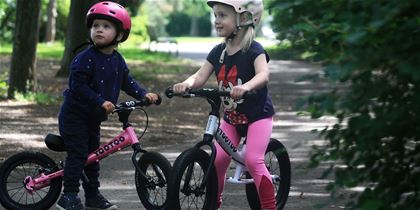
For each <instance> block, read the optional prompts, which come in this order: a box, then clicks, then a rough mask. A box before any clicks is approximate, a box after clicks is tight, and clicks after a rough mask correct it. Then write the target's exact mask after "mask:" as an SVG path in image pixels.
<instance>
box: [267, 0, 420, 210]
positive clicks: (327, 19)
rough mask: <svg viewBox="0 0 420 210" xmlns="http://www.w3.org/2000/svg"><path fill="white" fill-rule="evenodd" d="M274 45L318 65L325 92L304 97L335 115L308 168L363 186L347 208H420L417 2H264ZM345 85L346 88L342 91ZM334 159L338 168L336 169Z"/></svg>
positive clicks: (316, 111)
mask: <svg viewBox="0 0 420 210" xmlns="http://www.w3.org/2000/svg"><path fill="white" fill-rule="evenodd" d="M269 5H270V6H269V8H270V9H271V10H272V13H273V15H274V20H273V26H274V28H275V30H276V31H277V32H278V34H279V36H278V39H279V40H285V39H287V40H289V41H290V42H291V44H292V47H293V48H294V49H295V50H297V51H299V52H301V53H302V52H309V55H311V56H310V59H311V60H314V61H318V62H321V63H322V64H323V65H324V75H322V76H325V77H326V78H327V79H329V80H330V84H332V85H333V87H332V88H333V89H332V91H331V92H328V93H325V94H315V95H312V96H309V97H308V98H307V100H306V108H307V110H308V111H310V113H311V115H312V117H314V118H318V117H320V116H322V115H327V114H328V115H334V116H335V117H336V118H337V122H336V123H335V124H334V125H332V126H331V127H327V128H326V129H324V130H322V131H321V132H320V134H321V135H322V136H323V137H324V138H325V139H326V142H327V145H326V146H324V147H316V148H315V149H314V150H313V153H312V155H311V160H312V163H313V164H314V165H315V166H316V165H318V164H319V163H320V162H326V161H328V162H329V163H331V162H333V163H332V164H331V165H330V168H329V170H327V171H326V174H330V173H331V172H333V173H334V175H335V176H334V179H335V180H334V182H333V183H332V184H331V185H330V186H329V189H330V190H331V192H332V194H333V195H337V194H336V193H335V192H337V191H336V190H338V189H342V188H349V187H355V186H363V187H364V190H363V192H361V193H356V195H355V196H357V197H355V198H356V199H355V200H352V201H350V202H349V203H348V204H347V207H349V208H351V209H378V210H379V209H405V210H406V209H407V210H414V209H418V208H419V206H420V178H419V177H420V155H419V154H420V94H419V91H420V72H419V71H418V67H419V66H420V32H419V28H420V21H419V19H420V15H419V12H418V11H420V2H419V1H417V0H388V1H382V0H380V1H373V0H363V1H358V0H356V1H336V0H324V1H311V0H271V1H270V4H269ZM343 87H345V88H343ZM334 161H337V162H338V163H339V164H344V165H345V167H335V163H334Z"/></svg>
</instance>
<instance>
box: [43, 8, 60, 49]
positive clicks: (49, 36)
mask: <svg viewBox="0 0 420 210" xmlns="http://www.w3.org/2000/svg"><path fill="white" fill-rule="evenodd" d="M47 17H48V18H47V27H46V29H45V42H54V41H55V32H56V28H55V23H56V18H57V0H49V2H48V9H47Z"/></svg>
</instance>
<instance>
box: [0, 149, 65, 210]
mask: <svg viewBox="0 0 420 210" xmlns="http://www.w3.org/2000/svg"><path fill="white" fill-rule="evenodd" d="M55 165H56V164H55V162H54V161H53V160H52V159H51V158H49V157H48V156H46V155H44V154H42V153H39V152H21V153H18V154H16V155H13V156H11V157H10V158H8V159H7V160H6V161H5V162H4V163H3V165H2V166H1V168H0V202H1V204H2V205H3V206H4V207H5V208H6V209H10V210H12V209H13V210H27V209H28V210H29V209H31V210H45V209H49V208H50V207H51V206H52V205H53V204H54V203H55V201H56V200H57V198H58V196H59V195H60V192H61V186H62V185H61V183H62V178H61V177H58V178H55V179H53V180H50V183H49V185H48V186H46V187H44V188H42V189H39V190H36V191H33V192H29V191H28V190H27V189H26V188H25V183H24V180H25V178H27V177H31V178H32V179H34V178H37V177H38V176H39V175H40V174H41V173H42V172H46V171H47V170H49V169H52V168H54V167H55Z"/></svg>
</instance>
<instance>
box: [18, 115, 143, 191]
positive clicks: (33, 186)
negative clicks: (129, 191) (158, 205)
mask: <svg viewBox="0 0 420 210" xmlns="http://www.w3.org/2000/svg"><path fill="white" fill-rule="evenodd" d="M129 112H131V110H130V111H129ZM123 124H124V126H123V127H124V130H123V132H121V133H120V134H119V135H118V136H117V137H115V138H113V139H111V140H110V141H109V142H108V143H105V144H102V145H101V146H100V147H99V148H98V149H96V150H95V151H93V152H92V153H90V154H89V155H88V158H87V161H86V165H90V164H92V163H95V162H99V161H100V160H102V159H103V158H105V157H107V156H108V155H110V154H113V153H115V152H118V151H120V150H122V149H124V148H126V147H128V146H132V147H133V149H134V153H133V156H132V161H133V164H134V166H135V168H136V170H138V171H139V172H140V174H141V175H142V176H143V177H145V174H144V173H143V172H142V171H141V170H140V168H139V166H138V165H137V164H136V156H137V154H138V153H140V152H146V151H145V150H143V149H141V146H140V143H139V139H138V138H137V135H136V132H135V131H134V128H133V127H132V126H131V125H130V124H129V123H127V122H125V123H124V122H123ZM63 175H64V169H60V170H58V171H55V172H53V173H47V174H46V173H41V174H40V175H39V176H38V177H36V178H32V177H30V176H28V177H26V178H25V181H24V183H25V187H26V189H27V190H28V191H29V192H31V193H33V192H35V191H37V190H39V189H42V188H44V187H46V186H48V185H49V181H50V180H52V179H54V178H57V177H61V176H63Z"/></svg>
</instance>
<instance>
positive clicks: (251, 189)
mask: <svg viewBox="0 0 420 210" xmlns="http://www.w3.org/2000/svg"><path fill="white" fill-rule="evenodd" d="M265 164H266V166H267V169H268V171H269V172H270V174H271V175H275V176H276V177H278V179H277V180H273V184H274V187H275V193H276V209H277V210H281V209H283V208H284V205H286V202H287V199H288V197H289V191H290V181H291V166H290V159H289V155H288V153H287V150H286V148H285V147H284V145H283V144H282V143H281V142H280V141H278V140H276V139H270V143H269V144H268V147H267V150H266V152H265ZM247 178H251V176H250V175H249V173H247ZM245 189H246V197H247V199H248V204H249V206H250V207H251V209H253V210H258V209H261V206H260V199H259V197H258V193H257V189H256V187H255V184H253V183H252V184H247V185H246V187H245Z"/></svg>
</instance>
